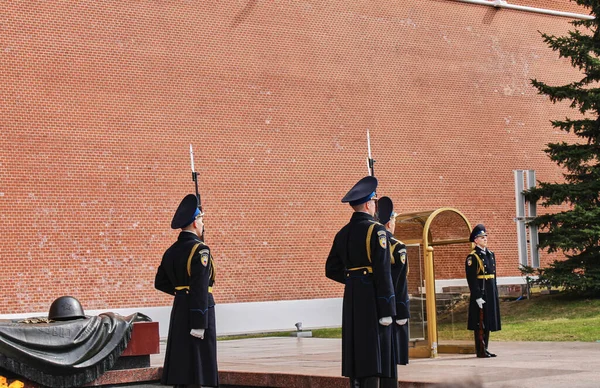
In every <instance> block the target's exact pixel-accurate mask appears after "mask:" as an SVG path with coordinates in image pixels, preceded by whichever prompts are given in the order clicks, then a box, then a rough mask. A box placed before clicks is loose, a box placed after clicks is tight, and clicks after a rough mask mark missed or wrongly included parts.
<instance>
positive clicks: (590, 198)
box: [525, 0, 600, 296]
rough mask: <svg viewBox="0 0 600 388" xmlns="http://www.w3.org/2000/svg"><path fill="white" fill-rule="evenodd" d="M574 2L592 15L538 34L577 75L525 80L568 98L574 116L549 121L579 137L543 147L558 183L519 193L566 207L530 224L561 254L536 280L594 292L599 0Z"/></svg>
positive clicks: (597, 276) (599, 186)
mask: <svg viewBox="0 0 600 388" xmlns="http://www.w3.org/2000/svg"><path fill="white" fill-rule="evenodd" d="M575 1H576V2H577V4H579V5H582V6H585V7H587V8H589V10H590V15H592V16H595V19H593V20H576V21H572V22H571V24H572V25H573V26H575V30H574V31H569V33H568V35H567V36H561V37H556V36H554V35H548V34H542V37H543V39H544V41H545V42H546V43H547V44H548V46H550V48H552V50H554V51H558V53H559V56H560V57H564V58H569V59H570V61H571V65H572V66H573V67H575V68H577V69H578V70H579V71H580V72H581V74H582V76H583V77H582V78H581V80H579V81H577V82H572V83H569V84H566V85H562V86H550V85H547V84H545V83H544V82H541V81H538V80H537V79H533V80H531V83H532V85H533V86H534V87H535V88H537V90H538V92H539V93H540V94H545V95H547V96H548V97H549V98H550V100H551V101H552V102H558V101H570V106H571V108H573V109H577V110H578V111H579V113H580V114H578V115H577V116H578V118H577V119H570V118H565V119H564V120H562V121H559V120H556V121H552V126H553V127H554V128H558V129H560V130H562V131H565V132H568V133H573V134H575V135H576V136H577V137H578V138H579V139H580V140H579V141H578V142H577V143H574V144H569V143H566V142H561V143H550V144H548V145H547V147H548V148H546V149H545V152H546V153H547V154H548V155H549V157H550V159H551V160H552V161H554V162H556V163H557V164H558V165H559V166H560V167H562V168H563V169H564V170H565V173H564V174H563V175H564V178H565V179H564V182H563V183H548V182H541V183H540V184H539V186H538V187H536V188H534V189H532V190H530V191H526V192H525V196H526V198H527V199H528V200H529V201H540V202H539V203H540V204H541V205H542V206H545V207H548V206H552V205H566V206H567V207H568V209H569V210H565V211H562V212H559V213H555V214H545V215H542V216H539V217H537V218H536V219H534V220H533V221H532V222H531V224H534V225H537V226H538V227H540V230H541V231H542V232H541V233H540V248H545V249H547V251H548V252H549V253H552V252H557V251H562V252H563V253H564V254H565V256H566V260H556V261H554V263H552V264H550V266H549V267H547V268H544V269H542V270H540V283H542V284H545V285H548V286H555V287H564V288H565V290H566V291H570V292H573V293H575V294H578V295H581V296H600V245H599V242H600V87H599V86H600V84H599V83H598V81H600V58H599V56H600V30H599V29H598V26H599V24H600V21H599V20H598V15H600V0H575Z"/></svg>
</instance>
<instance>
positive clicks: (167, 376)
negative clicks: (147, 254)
mask: <svg viewBox="0 0 600 388" xmlns="http://www.w3.org/2000/svg"><path fill="white" fill-rule="evenodd" d="M196 244H200V245H199V246H198V248H197V249H196V251H195V252H194V255H193V256H192V260H191V263H190V269H189V271H190V273H191V276H189V275H188V258H189V256H190V253H191V251H192V249H193V248H194V246H195V245H196ZM213 282H214V262H213V260H212V256H211V254H210V249H209V247H208V246H207V245H205V244H203V243H202V242H201V240H200V238H199V237H198V236H196V235H195V234H193V233H189V232H181V233H180V234H179V237H178V239H177V241H176V242H175V243H174V244H173V245H171V247H170V248H169V249H167V250H166V252H165V253H164V255H163V259H162V262H161V264H160V266H159V267H158V271H157V273H156V278H155V281H154V286H155V287H156V288H157V289H158V290H160V291H163V292H166V293H167V294H170V295H175V300H174V301H173V309H172V310H171V321H170V325H169V337H168V339H167V351H166V354H165V364H164V368H163V374H162V379H161V383H162V384H163V385H187V384H196V385H203V386H210V387H216V386H218V385H219V375H218V371H217V333H216V326H215V309H214V306H215V301H214V299H213V295H212V292H209V287H211V288H212V285H213ZM182 286H183V287H185V286H189V290H186V289H183V290H180V291H176V290H175V288H176V287H182ZM191 329H205V332H204V339H200V338H196V337H194V336H192V335H191V334H190V330H191Z"/></svg>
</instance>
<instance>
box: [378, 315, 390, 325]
mask: <svg viewBox="0 0 600 388" xmlns="http://www.w3.org/2000/svg"><path fill="white" fill-rule="evenodd" d="M379 324H380V325H381V326H389V325H391V324H392V317H383V318H379Z"/></svg>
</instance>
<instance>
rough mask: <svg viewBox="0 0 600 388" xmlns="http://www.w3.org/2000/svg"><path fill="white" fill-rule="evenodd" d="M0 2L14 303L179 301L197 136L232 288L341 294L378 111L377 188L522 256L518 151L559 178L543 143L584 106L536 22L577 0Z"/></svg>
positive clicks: (5, 246)
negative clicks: (160, 283)
mask: <svg viewBox="0 0 600 388" xmlns="http://www.w3.org/2000/svg"><path fill="white" fill-rule="evenodd" d="M514 3H515V4H522V5H530V6H535V7H544V8H552V9H558V10H564V11H569V12H582V10H581V9H578V8H577V7H576V6H575V5H574V4H573V3H570V2H568V1H566V0H565V1H558V0H556V1H550V0H547V1H545V0H531V1H526V0H521V1H515V2H514ZM0 15H1V16H0V63H1V65H0V123H1V126H2V129H1V131H0V147H1V149H2V152H1V153H0V221H1V222H2V226H3V228H2V233H1V234H0V246H1V250H0V252H1V254H0V255H1V259H2V262H3V264H2V266H3V270H2V272H0V284H1V285H2V286H1V287H2V293H0V313H20V312H33V311H36V312H38V311H46V310H47V308H48V307H49V305H50V303H51V302H52V300H54V299H55V298H56V297H58V296H61V295H64V294H70V295H74V296H76V297H78V298H79V299H80V300H81V301H82V303H83V305H84V308H86V309H104V308H106V309H110V308H122V307H145V306H160V305H168V304H170V298H169V297H167V296H163V295H161V294H160V293H159V292H157V291H155V290H154V288H153V281H154V274H155V271H156V267H157V266H158V264H159V262H160V259H161V256H162V252H163V251H164V250H165V249H166V248H167V247H168V246H169V245H170V244H171V243H172V242H173V241H174V239H175V238H176V236H177V232H175V231H171V230H170V229H169V224H170V220H171V216H172V213H173V211H174V210H175V208H176V206H177V204H178V203H179V201H180V200H181V198H183V196H184V195H185V194H187V193H190V192H193V185H192V182H191V174H190V167H189V163H190V161H189V154H188V146H189V144H190V143H192V144H193V145H194V147H195V153H196V169H197V170H198V172H199V175H200V179H201V194H202V199H203V203H204V206H205V210H206V211H207V216H206V219H205V222H206V227H207V233H206V238H207V242H208V244H209V245H210V247H211V249H212V251H213V254H214V256H215V259H216V262H217V265H218V269H217V284H216V287H215V297H216V299H217V302H219V303H228V302H248V301H267V300H282V299H307V298H328V297H339V296H340V295H341V292H342V287H341V285H338V284H335V283H333V282H331V281H329V280H327V279H326V278H325V277H324V263H325V259H326V257H327V254H328V252H329V248H330V244H331V242H332V240H333V236H334V234H335V233H336V231H337V230H338V229H339V228H340V227H342V226H343V225H344V224H345V223H346V222H347V220H348V219H349V217H350V209H349V207H348V206H347V205H343V204H342V203H340V199H341V197H342V196H343V195H344V194H345V192H346V191H347V190H348V188H349V187H350V186H351V185H352V184H354V182H355V181H357V180H358V179H359V178H361V177H362V176H364V175H366V173H367V169H366V162H365V157H366V136H365V133H366V129H367V128H369V129H370V131H371V139H372V149H373V154H374V158H375V159H376V160H377V163H376V164H375V172H376V175H377V177H378V178H379V180H380V189H379V193H380V195H389V196H391V197H392V198H393V199H394V200H395V202H396V204H397V207H398V209H397V210H398V211H399V212H413V211H421V210H431V209H436V208H439V207H452V208H456V209H458V210H460V211H461V212H462V213H463V214H465V215H466V216H467V218H468V219H469V221H470V222H471V224H472V225H475V224H476V223H484V224H486V226H487V227H488V229H489V231H490V246H491V248H492V249H494V250H495V251H496V254H497V257H498V261H499V275H501V276H513V275H517V274H518V270H517V263H518V260H517V246H516V227H515V224H514V222H513V217H514V216H515V200H514V187H513V172H512V171H513V170H514V169H535V170H536V171H537V178H538V179H540V180H543V181H555V180H560V179H562V175H561V171H560V170H559V169H558V168H557V166H556V165H555V164H553V163H552V162H550V161H549V159H548V158H547V157H546V155H545V154H544V153H543V151H542V150H543V148H544V146H545V144H546V143H548V142H556V141H562V140H565V141H571V140H572V138H571V137H569V136H568V135H565V134H564V133H560V132H557V131H555V130H553V129H552V128H551V126H550V122H549V120H550V119H560V118H563V117H565V116H567V115H570V116H571V117H572V116H573V113H572V112H571V111H570V110H569V109H568V107H567V105H566V104H559V105H553V104H551V103H550V102H549V101H548V99H547V98H545V97H544V96H540V95H538V94H537V93H536V91H535V90H534V89H533V88H532V87H531V86H530V84H529V79H530V78H534V77H536V78H539V79H542V80H544V81H546V82H549V83H555V84H558V83H565V82H569V81H572V80H574V79H576V78H577V77H578V73H577V72H576V71H574V70H573V69H572V68H571V67H570V66H569V63H568V61H567V60H565V59H559V58H558V55H557V54H556V53H554V52H552V51H551V50H550V49H549V48H547V47H546V46H545V44H544V43H543V42H542V40H541V38H540V36H539V33H538V32H537V31H538V30H539V31H544V32H548V33H553V34H565V33H566V32H567V31H568V30H569V28H570V27H571V26H570V25H569V24H568V21H569V19H566V18H562V17H555V16H548V15H540V14H535V13H528V12H519V11H511V10H505V9H500V10H499V9H494V8H492V7H486V6H480V5H472V4H466V3H462V2H457V1H450V0H429V1H423V0H421V1H400V0H397V1H387V0H386V1H383V0H369V1H366V0H361V1H342V0H327V1H324V0H305V1H301V0H243V1H242V0H232V1H215V0H212V1H160V2H145V1H102V2H24V1H20V2H17V1H11V2H2V3H0ZM466 250H468V246H463V247H460V248H459V247H455V248H453V249H449V248H440V249H439V253H438V251H437V250H436V263H437V264H436V275H437V276H438V278H453V277H462V276H463V274H462V267H463V266H464V257H465V255H466ZM444 252H446V254H445V255H444ZM548 260H549V258H548V257H547V256H543V262H544V263H547V262H548ZM411 268H413V269H412V271H413V273H414V274H416V271H417V268H418V265H416V262H415V265H414V266H413V267H411ZM413 276H416V275H413ZM415 279H416V278H415Z"/></svg>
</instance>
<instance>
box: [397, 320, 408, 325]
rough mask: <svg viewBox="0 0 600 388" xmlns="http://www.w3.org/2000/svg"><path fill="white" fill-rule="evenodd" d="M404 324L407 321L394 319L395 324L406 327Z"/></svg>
mask: <svg viewBox="0 0 600 388" xmlns="http://www.w3.org/2000/svg"><path fill="white" fill-rule="evenodd" d="M406 322H408V319H396V324H398V325H400V326H402V325H406Z"/></svg>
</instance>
